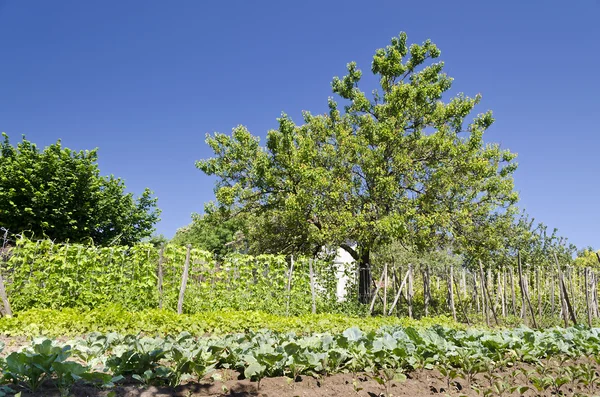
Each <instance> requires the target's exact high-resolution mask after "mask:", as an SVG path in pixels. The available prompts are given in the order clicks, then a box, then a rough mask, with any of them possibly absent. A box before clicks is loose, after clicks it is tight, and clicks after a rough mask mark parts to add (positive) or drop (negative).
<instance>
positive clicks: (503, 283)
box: [498, 267, 506, 317]
mask: <svg viewBox="0 0 600 397" xmlns="http://www.w3.org/2000/svg"><path fill="white" fill-rule="evenodd" d="M498 282H499V283H502V284H501V289H502V317H506V271H505V269H504V267H502V280H501V281H500V280H499V281H498Z"/></svg>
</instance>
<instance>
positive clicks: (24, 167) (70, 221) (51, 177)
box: [0, 133, 160, 245]
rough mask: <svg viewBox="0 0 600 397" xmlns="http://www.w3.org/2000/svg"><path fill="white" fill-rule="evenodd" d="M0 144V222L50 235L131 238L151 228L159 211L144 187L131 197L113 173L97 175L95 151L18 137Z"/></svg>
mask: <svg viewBox="0 0 600 397" xmlns="http://www.w3.org/2000/svg"><path fill="white" fill-rule="evenodd" d="M2 136H3V141H2V143H1V144H0V227H3V228H5V229H8V230H9V231H10V232H11V233H13V234H16V233H22V232H25V233H27V234H28V235H33V236H35V237H39V238H42V237H49V238H51V239H53V240H55V241H59V242H64V241H70V242H93V243H94V244H98V245H107V244H116V243H118V244H132V243H135V242H137V241H140V240H141V239H142V238H145V237H148V236H150V235H151V234H152V231H153V230H154V225H155V223H156V222H157V221H158V219H159V214H160V211H159V210H158V209H157V208H156V200H157V199H156V198H153V197H152V192H151V191H150V190H148V189H145V190H144V192H143V193H142V194H141V195H140V196H139V197H138V198H137V199H136V198H134V197H133V195H132V194H131V193H126V192H125V184H124V183H123V181H122V180H121V179H119V178H115V177H113V176H112V175H111V176H100V174H99V170H98V164H97V151H96V150H91V151H73V150H70V149H68V148H64V147H62V145H61V142H60V141H58V142H57V143H55V144H52V145H50V146H48V147H46V148H45V149H43V150H40V149H38V147H37V146H36V145H35V144H33V143H32V142H30V141H28V140H26V139H25V138H23V139H22V141H21V142H20V143H18V144H17V145H16V146H12V145H11V144H10V142H9V138H8V135H6V134H4V133H3V134H2Z"/></svg>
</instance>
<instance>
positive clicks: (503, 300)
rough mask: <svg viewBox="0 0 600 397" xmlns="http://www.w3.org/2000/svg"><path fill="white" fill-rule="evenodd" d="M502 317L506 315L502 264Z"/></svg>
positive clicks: (504, 272)
mask: <svg viewBox="0 0 600 397" xmlns="http://www.w3.org/2000/svg"><path fill="white" fill-rule="evenodd" d="M502 317H506V269H505V268H504V266H502Z"/></svg>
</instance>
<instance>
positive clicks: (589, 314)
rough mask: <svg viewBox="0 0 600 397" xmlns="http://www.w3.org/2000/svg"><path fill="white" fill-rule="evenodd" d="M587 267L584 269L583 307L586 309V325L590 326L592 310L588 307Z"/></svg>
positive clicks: (588, 285)
mask: <svg viewBox="0 0 600 397" xmlns="http://www.w3.org/2000/svg"><path fill="white" fill-rule="evenodd" d="M589 270H590V269H589V268H588V267H586V268H585V269H584V273H583V275H584V284H585V308H586V310H587V320H588V327H591V326H592V310H591V308H590V290H589V288H590V284H589V276H588V273H589Z"/></svg>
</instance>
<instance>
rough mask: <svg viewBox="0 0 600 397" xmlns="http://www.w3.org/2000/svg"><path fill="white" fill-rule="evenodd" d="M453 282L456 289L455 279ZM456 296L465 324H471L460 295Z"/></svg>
mask: <svg viewBox="0 0 600 397" xmlns="http://www.w3.org/2000/svg"><path fill="white" fill-rule="evenodd" d="M463 270H464V269H463ZM463 274H464V273H463ZM465 281H466V280H465ZM454 284H455V286H456V290H457V291H458V285H456V280H454ZM457 298H458V303H459V304H460V307H461V309H462V312H463V315H464V316H465V321H466V322H467V325H469V326H471V322H470V321H469V317H468V316H467V309H466V308H465V303H464V302H463V301H462V300H461V299H460V295H457Z"/></svg>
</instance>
